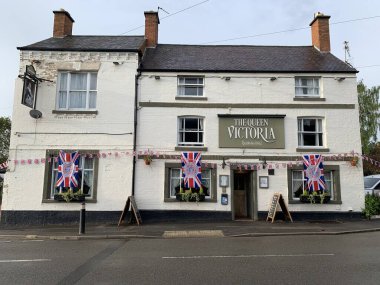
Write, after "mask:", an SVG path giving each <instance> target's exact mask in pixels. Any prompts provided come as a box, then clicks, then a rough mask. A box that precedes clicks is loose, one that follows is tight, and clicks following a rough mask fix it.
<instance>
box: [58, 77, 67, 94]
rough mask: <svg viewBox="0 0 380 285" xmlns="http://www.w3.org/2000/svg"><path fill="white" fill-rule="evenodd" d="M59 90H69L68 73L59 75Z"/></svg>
mask: <svg viewBox="0 0 380 285" xmlns="http://www.w3.org/2000/svg"><path fill="white" fill-rule="evenodd" d="M59 76H60V78H59V90H60V91H66V90H67V73H60V74H59Z"/></svg>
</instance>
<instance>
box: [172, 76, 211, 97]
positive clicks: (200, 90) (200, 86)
mask: <svg viewBox="0 0 380 285" xmlns="http://www.w3.org/2000/svg"><path fill="white" fill-rule="evenodd" d="M186 79H197V81H198V83H186ZM200 79H201V80H202V83H199V80H200ZM181 81H183V82H181ZM204 86H205V78H204V76H178V77H177V96H183V97H203V96H204V93H205V92H204V91H205V90H204ZM187 87H190V88H194V89H196V90H197V94H196V95H187V94H185V93H186V88H187Z"/></svg>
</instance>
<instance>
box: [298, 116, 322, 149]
mask: <svg viewBox="0 0 380 285" xmlns="http://www.w3.org/2000/svg"><path fill="white" fill-rule="evenodd" d="M304 120H315V121H316V131H304V123H303V121H304ZM323 123H324V120H323V118H322V117H298V118H297V133H298V146H299V147H306V148H307V147H313V148H323V147H324V146H325V138H324V124H323ZM300 127H301V128H302V129H300ZM304 134H309V135H310V134H314V135H315V137H316V139H315V141H316V145H305V143H304V136H303V135H304ZM320 135H321V139H322V143H320Z"/></svg>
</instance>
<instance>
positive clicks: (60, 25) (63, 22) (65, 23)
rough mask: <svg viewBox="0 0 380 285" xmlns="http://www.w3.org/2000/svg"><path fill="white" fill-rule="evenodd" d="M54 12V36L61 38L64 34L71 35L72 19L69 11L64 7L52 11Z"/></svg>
mask: <svg viewBox="0 0 380 285" xmlns="http://www.w3.org/2000/svg"><path fill="white" fill-rule="evenodd" d="M53 13H54V29H53V37H54V38H63V37H65V36H71V35H72V33H73V23H74V22H75V21H74V19H73V18H72V17H71V16H70V13H69V12H67V11H65V10H64V9H62V8H61V9H60V10H58V11H53Z"/></svg>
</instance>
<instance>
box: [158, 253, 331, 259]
mask: <svg viewBox="0 0 380 285" xmlns="http://www.w3.org/2000/svg"><path fill="white" fill-rule="evenodd" d="M334 255H335V254H334V253H306V254H261V255H260V254H251V255H204V256H202V255H198V256H163V257H162V259H202V258H253V257H310V256H334Z"/></svg>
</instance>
